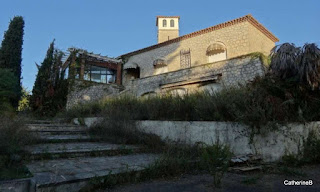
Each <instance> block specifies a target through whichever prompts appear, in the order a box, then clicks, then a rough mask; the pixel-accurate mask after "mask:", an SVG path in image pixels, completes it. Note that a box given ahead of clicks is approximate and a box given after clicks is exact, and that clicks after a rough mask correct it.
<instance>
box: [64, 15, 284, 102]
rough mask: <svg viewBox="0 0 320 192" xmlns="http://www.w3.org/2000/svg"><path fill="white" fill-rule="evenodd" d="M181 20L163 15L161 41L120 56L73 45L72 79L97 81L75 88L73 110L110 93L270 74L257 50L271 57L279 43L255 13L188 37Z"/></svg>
mask: <svg viewBox="0 0 320 192" xmlns="http://www.w3.org/2000/svg"><path fill="white" fill-rule="evenodd" d="M179 21H180V17H179V16H157V18H156V26H157V28H158V43H157V44H155V45H152V46H149V47H146V48H143V49H139V50H136V51H133V52H130V53H126V54H123V55H121V56H119V57H117V58H109V57H105V56H100V55H96V54H93V53H88V52H87V51H85V50H77V52H76V53H75V51H74V50H72V49H71V50H70V52H71V53H70V54H69V55H68V56H67V57H66V58H65V61H64V68H65V70H66V71H68V70H69V67H70V66H72V65H73V64H74V63H75V62H76V61H77V62H76V63H77V65H75V66H76V67H75V68H74V69H73V70H72V73H71V72H69V73H67V74H69V75H68V78H74V79H79V80H83V81H77V83H76V84H75V87H79V85H80V84H82V83H83V82H84V81H93V82H97V84H92V85H91V86H88V87H86V88H83V86H80V87H82V88H81V89H78V88H75V89H73V91H72V92H70V94H69V95H68V103H67V108H70V107H71V106H73V105H74V104H76V103H78V102H82V101H92V100H96V99H100V98H102V97H105V96H117V95H121V94H131V95H134V96H150V95H154V94H162V93H172V94H179V95H183V94H186V93H190V92H192V91H197V90H209V91H216V90H219V89H220V88H221V87H224V86H233V85H237V84H239V83H246V82H248V81H250V80H252V79H253V78H255V77H256V76H257V75H263V74H264V64H263V62H262V60H261V58H259V57H255V56H256V55H258V54H257V52H258V53H262V54H264V55H269V53H270V50H271V49H272V48H273V47H274V46H275V43H276V42H278V41H279V39H278V38H277V37H275V36H274V35H273V34H272V33H271V32H270V31H269V30H267V29H266V28H265V27H264V26H263V25H262V24H260V23H259V22H258V21H257V20H256V19H255V18H254V17H253V16H251V15H246V16H244V17H240V18H237V19H234V20H231V21H228V22H225V23H221V24H218V25H215V26H212V27H209V28H206V29H202V30H199V31H196V32H193V33H190V34H186V35H183V36H179ZM252 53H255V54H252ZM70 71H71V70H70ZM70 74H71V75H70Z"/></svg>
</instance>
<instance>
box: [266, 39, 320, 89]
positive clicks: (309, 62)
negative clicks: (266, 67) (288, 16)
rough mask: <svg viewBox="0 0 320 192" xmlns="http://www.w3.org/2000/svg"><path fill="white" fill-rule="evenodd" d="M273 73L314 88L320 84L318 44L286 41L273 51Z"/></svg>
mask: <svg viewBox="0 0 320 192" xmlns="http://www.w3.org/2000/svg"><path fill="white" fill-rule="evenodd" d="M269 72H270V73H271V74H272V75H274V76H276V77H278V78H280V79H282V80H290V81H294V82H297V83H300V84H303V85H306V86H308V87H309V88H311V89H312V90H314V89H317V88H319V86H320V49H319V48H318V47H317V45H316V44H314V43H311V44H308V43H306V44H305V45H304V46H303V47H296V46H295V45H294V44H289V43H284V44H282V45H280V46H277V47H275V48H274V49H273V50H272V52H271V64H270V71H269Z"/></svg>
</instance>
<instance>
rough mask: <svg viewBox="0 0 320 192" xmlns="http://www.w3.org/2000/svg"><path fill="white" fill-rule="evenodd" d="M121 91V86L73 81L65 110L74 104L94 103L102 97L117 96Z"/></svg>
mask: <svg viewBox="0 0 320 192" xmlns="http://www.w3.org/2000/svg"><path fill="white" fill-rule="evenodd" d="M123 89H124V88H123V87H122V86H120V85H117V84H102V83H94V82H88V81H81V80H74V83H73V84H72V85H70V88H69V94H68V96H67V105H66V109H70V108H72V107H73V106H74V105H76V104H81V103H86V102H91V101H96V100H100V99H102V98H104V97H114V96H117V95H118V94H119V92H120V91H122V90H123Z"/></svg>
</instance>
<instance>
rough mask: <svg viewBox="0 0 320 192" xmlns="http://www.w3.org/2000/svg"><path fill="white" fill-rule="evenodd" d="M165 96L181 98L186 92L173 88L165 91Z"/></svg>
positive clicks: (182, 89)
mask: <svg viewBox="0 0 320 192" xmlns="http://www.w3.org/2000/svg"><path fill="white" fill-rule="evenodd" d="M167 94H170V95H173V96H180V97H183V96H184V95H186V94H187V90H186V89H184V88H175V89H171V90H169V91H167Z"/></svg>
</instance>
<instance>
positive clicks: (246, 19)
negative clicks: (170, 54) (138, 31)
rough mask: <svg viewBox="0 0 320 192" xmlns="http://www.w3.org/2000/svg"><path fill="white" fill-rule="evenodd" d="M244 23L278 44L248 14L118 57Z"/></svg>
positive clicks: (273, 37) (275, 38)
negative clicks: (248, 23) (246, 22)
mask: <svg viewBox="0 0 320 192" xmlns="http://www.w3.org/2000/svg"><path fill="white" fill-rule="evenodd" d="M245 21H248V22H250V23H251V24H252V25H253V26H254V27H256V28H257V29H259V30H260V31H261V32H262V33H263V34H265V35H266V36H267V37H268V38H269V39H271V40H272V41H274V42H278V41H279V39H278V38H277V37H276V36H274V35H273V34H272V33H271V32H270V31H269V30H268V29H266V28H265V27H264V26H263V25H262V24H261V23H259V22H258V21H257V20H256V19H255V18H254V17H253V16H252V15H251V14H248V15H245V16H243V17H239V18H236V19H233V20H230V21H226V22H224V23H220V24H217V25H214V26H211V27H208V28H205V29H201V30H199V31H195V32H192V33H189V34H186V35H183V36H180V37H177V38H174V39H171V40H168V41H164V42H162V43H158V44H154V45H151V46H148V47H145V48H142V49H138V50H136V51H132V52H129V53H126V54H123V55H120V56H119V57H123V56H130V55H135V54H138V53H141V52H145V51H149V50H152V49H155V48H158V47H162V46H165V45H168V44H171V43H175V42H179V41H182V40H184V39H189V38H191V37H194V36H198V35H201V34H204V33H208V32H211V31H214V30H218V29H222V28H225V27H229V26H232V25H235V24H238V23H242V22H245Z"/></svg>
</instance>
